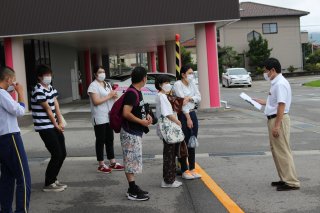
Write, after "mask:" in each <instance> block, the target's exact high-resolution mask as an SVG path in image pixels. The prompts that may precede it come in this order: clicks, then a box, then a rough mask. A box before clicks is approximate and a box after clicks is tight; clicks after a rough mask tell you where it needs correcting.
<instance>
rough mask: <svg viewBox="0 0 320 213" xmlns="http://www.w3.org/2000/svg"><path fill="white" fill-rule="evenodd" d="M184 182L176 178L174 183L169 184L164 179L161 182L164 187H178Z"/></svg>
mask: <svg viewBox="0 0 320 213" xmlns="http://www.w3.org/2000/svg"><path fill="white" fill-rule="evenodd" d="M181 185H182V183H181V182H180V181H177V180H175V181H174V182H173V183H172V184H168V183H166V182H164V181H162V182H161V187H162V188H178V187H179V186H181Z"/></svg>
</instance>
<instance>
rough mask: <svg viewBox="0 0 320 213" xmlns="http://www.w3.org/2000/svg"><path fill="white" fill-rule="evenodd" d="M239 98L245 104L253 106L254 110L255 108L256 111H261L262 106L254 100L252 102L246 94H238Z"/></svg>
mask: <svg viewBox="0 0 320 213" xmlns="http://www.w3.org/2000/svg"><path fill="white" fill-rule="evenodd" d="M240 97H241V98H242V99H243V100H245V101H246V102H248V103H249V104H251V105H252V106H254V107H255V108H257V109H258V110H261V108H262V105H261V104H259V103H258V102H256V101H255V100H252V98H251V97H250V96H249V95H247V94H246V93H244V92H242V93H241V94H240Z"/></svg>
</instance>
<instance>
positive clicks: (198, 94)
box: [192, 84, 201, 103]
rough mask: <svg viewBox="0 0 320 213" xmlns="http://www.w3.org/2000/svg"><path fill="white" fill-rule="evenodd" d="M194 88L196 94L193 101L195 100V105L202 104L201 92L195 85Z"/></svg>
mask: <svg viewBox="0 0 320 213" xmlns="http://www.w3.org/2000/svg"><path fill="white" fill-rule="evenodd" d="M193 88H194V91H195V94H194V96H192V99H193V101H194V103H200V101H201V94H200V91H199V89H198V87H197V86H196V85H195V84H193Z"/></svg>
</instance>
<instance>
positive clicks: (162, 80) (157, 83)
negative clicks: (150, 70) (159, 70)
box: [154, 75, 170, 91]
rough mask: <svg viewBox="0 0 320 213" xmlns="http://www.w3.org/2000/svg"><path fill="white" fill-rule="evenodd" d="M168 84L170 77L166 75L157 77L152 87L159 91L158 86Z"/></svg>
mask: <svg viewBox="0 0 320 213" xmlns="http://www.w3.org/2000/svg"><path fill="white" fill-rule="evenodd" d="M165 82H169V83H170V77H169V76H168V75H159V76H157V77H156V80H155V82H154V86H155V87H156V89H157V90H159V91H160V90H161V87H160V85H161V84H163V83H165Z"/></svg>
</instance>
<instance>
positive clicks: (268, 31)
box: [262, 24, 270, 33]
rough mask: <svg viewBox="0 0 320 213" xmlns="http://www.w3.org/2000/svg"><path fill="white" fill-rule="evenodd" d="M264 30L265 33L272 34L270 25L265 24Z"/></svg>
mask: <svg viewBox="0 0 320 213" xmlns="http://www.w3.org/2000/svg"><path fill="white" fill-rule="evenodd" d="M262 28H263V33H270V27H269V24H263V25H262Z"/></svg>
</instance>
